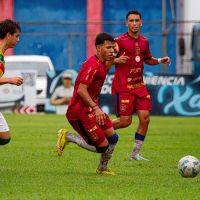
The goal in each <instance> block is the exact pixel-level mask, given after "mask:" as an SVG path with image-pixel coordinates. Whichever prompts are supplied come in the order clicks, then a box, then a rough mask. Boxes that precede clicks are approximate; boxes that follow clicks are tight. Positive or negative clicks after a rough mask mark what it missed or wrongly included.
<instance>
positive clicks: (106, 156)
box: [98, 144, 116, 170]
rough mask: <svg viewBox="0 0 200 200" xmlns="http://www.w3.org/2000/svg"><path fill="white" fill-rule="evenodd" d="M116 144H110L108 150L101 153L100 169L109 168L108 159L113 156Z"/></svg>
mask: <svg viewBox="0 0 200 200" xmlns="http://www.w3.org/2000/svg"><path fill="white" fill-rule="evenodd" d="M115 145H116V144H110V145H109V147H108V149H107V151H106V152H105V153H102V154H101V157H100V161H99V166H98V169H100V170H104V169H107V165H108V161H109V160H110V159H111V158H112V153H113V151H114V149H115Z"/></svg>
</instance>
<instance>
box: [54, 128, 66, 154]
mask: <svg viewBox="0 0 200 200" xmlns="http://www.w3.org/2000/svg"><path fill="white" fill-rule="evenodd" d="M66 135H67V130H66V129H64V128H62V129H60V130H59V131H58V140H57V143H56V151H57V154H58V156H61V155H62V153H63V150H64V148H65V146H66V145H67V144H68V141H67V138H66Z"/></svg>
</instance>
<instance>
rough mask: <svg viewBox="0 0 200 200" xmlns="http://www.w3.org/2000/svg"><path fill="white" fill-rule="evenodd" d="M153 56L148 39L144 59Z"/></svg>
mask: <svg viewBox="0 0 200 200" xmlns="http://www.w3.org/2000/svg"><path fill="white" fill-rule="evenodd" d="M151 57H152V54H151V51H150V48H149V41H148V40H147V42H146V50H145V55H144V59H145V60H147V59H150V58H151Z"/></svg>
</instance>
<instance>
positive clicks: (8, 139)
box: [0, 138, 10, 145]
mask: <svg viewBox="0 0 200 200" xmlns="http://www.w3.org/2000/svg"><path fill="white" fill-rule="evenodd" d="M9 142H10V138H7V139H2V138H0V145H6V144H8V143H9Z"/></svg>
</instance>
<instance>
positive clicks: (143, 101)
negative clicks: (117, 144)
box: [130, 87, 151, 160]
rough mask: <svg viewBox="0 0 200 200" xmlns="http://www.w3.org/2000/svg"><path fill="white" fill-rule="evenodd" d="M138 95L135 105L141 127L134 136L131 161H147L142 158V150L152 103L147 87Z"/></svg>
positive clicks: (139, 126)
mask: <svg viewBox="0 0 200 200" xmlns="http://www.w3.org/2000/svg"><path fill="white" fill-rule="evenodd" d="M138 94H139V95H138V96H137V97H136V98H135V102H134V104H135V108H136V111H137V115H138V118H139V125H138V128H137V130H136V132H135V134H134V147H133V150H132V154H131V156H130V160H132V159H135V160H147V159H145V158H143V157H142V156H140V150H141V148H142V144H143V143H144V140H145V137H146V134H147V130H148V125H149V122H150V116H149V115H150V114H149V113H150V112H149V111H150V109H151V101H150V95H149V94H148V92H147V90H146V87H142V88H141V91H140V90H139V89H138Z"/></svg>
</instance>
